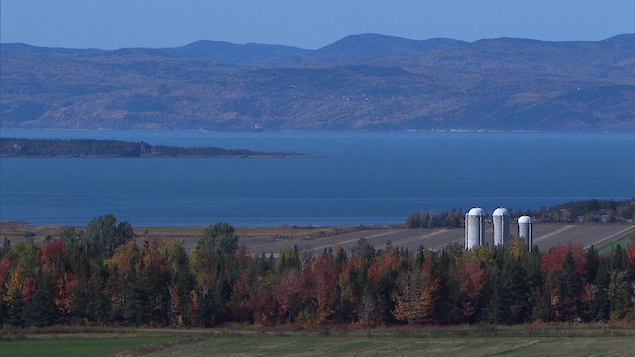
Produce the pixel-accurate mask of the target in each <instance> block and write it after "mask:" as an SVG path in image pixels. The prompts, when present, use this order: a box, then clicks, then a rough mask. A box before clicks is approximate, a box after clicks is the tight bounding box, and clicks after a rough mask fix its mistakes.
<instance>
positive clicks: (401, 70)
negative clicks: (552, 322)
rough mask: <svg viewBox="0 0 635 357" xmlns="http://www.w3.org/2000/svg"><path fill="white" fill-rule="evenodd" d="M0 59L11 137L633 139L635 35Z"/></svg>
mask: <svg viewBox="0 0 635 357" xmlns="http://www.w3.org/2000/svg"><path fill="white" fill-rule="evenodd" d="M0 50H1V61H2V63H1V66H0V76H1V78H2V80H1V83H0V115H1V116H2V121H1V122H0V125H1V126H2V127H3V128H92V129H95V128H118V129H130V128H137V129H202V128H215V129H218V128H253V127H254V126H255V125H260V126H262V127H263V128H264V129H265V130H287V129H294V130H299V129H320V130H323V129H331V130H357V129H359V130H535V131H598V130H600V131H604V130H614V131H617V130H635V35H621V36H616V37H613V38H609V39H606V40H604V41H598V42H544V41H534V40H526V39H508V38H501V39H488V40H481V41H476V42H473V43H466V42H462V41H455V40H449V39H431V40H425V41H414V40H407V39H403V38H397V37H390V36H382V35H374V34H365V35H357V36H349V37H346V38H344V39H342V40H340V41H337V42H335V43H333V44H331V45H329V46H326V47H324V48H321V49H317V50H304V49H299V48H294V47H287V46H275V45H262V44H246V45H237V44H229V43H223V42H214V41H199V42H195V43H192V44H189V45H187V46H183V47H179V48H163V49H142V48H134V49H120V50H115V51H102V50H95V49H90V50H81V49H54V48H40V47H33V46H28V45H24V44H2V47H1V49H0Z"/></svg>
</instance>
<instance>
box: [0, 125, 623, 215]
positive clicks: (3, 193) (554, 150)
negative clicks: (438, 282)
mask: <svg viewBox="0 0 635 357" xmlns="http://www.w3.org/2000/svg"><path fill="white" fill-rule="evenodd" d="M1 135H2V136H3V137H29V138H63V139H68V138H96V139H119V140H134V141H147V142H149V143H150V144H155V145H156V144H165V145H175V146H220V147H224V148H246V149H250V150H262V151H284V152H300V153H308V154H317V155H322V156H324V157H323V158H316V159H306V158H304V159H299V158H286V159H280V158H278V159H275V158H250V159H170V158H148V159H112V158H101V159H95V158H81V159H78V158H53V159H36V158H30V159H29V158H2V159H0V171H1V175H0V201H1V202H0V220H3V221H6V220H24V221H27V222H29V223H31V224H71V225H85V224H86V223H88V221H90V220H91V219H92V218H94V217H96V216H99V215H103V214H106V213H113V214H114V215H115V216H116V217H117V218H118V219H119V220H127V221H129V222H130V223H131V224H132V225H133V226H135V225H136V226H142V225H208V224H210V223H215V222H218V221H227V222H230V223H231V224H233V225H235V226H244V225H268V226H274V225H280V224H297V225H333V224H375V223H376V224H392V223H400V222H402V221H403V219H404V218H405V217H406V216H407V215H408V214H409V213H411V212H413V211H415V210H421V211H424V212H427V211H429V210H432V209H435V210H437V211H445V210H451V209H453V208H457V209H462V210H463V211H464V212H465V211H467V210H468V209H469V208H471V207H473V206H480V207H483V208H484V209H486V210H487V211H490V212H491V211H492V210H494V209H495V208H496V207H499V206H503V207H507V208H512V209H515V210H518V209H539V208H540V207H543V206H544V207H549V206H552V205H555V204H559V203H563V202H567V201H573V200H581V199H588V198H598V199H615V200H623V199H630V198H633V197H635V133H625V134H619V133H585V134H582V133H574V134H563V133H414V132H413V133H410V132H399V133H385V132H383V133H374V132H372V133H370V132H263V133H203V132H197V131H176V132H168V131H53V130H51V131H48V130H47V131H45V130H36V131H32V130H17V129H16V130H14V129H11V130H6V129H3V130H2V132H1Z"/></svg>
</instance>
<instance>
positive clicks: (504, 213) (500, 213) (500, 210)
mask: <svg viewBox="0 0 635 357" xmlns="http://www.w3.org/2000/svg"><path fill="white" fill-rule="evenodd" d="M492 216H497V217H501V216H509V211H507V208H503V207H498V208H497V209H495V210H494V213H492Z"/></svg>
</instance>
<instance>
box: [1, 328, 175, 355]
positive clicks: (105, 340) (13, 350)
mask: <svg viewBox="0 0 635 357" xmlns="http://www.w3.org/2000/svg"><path fill="white" fill-rule="evenodd" d="M183 338H184V336H178V335H174V334H172V335H163V336H162V335H159V336H156V335H154V336H153V335H143V336H125V335H124V336H120V337H102V336H90V335H89V336H81V337H78V336H63V337H59V336H55V335H53V336H47V337H46V338H41V337H40V338H34V339H28V340H21V341H8V342H0V356H2V357H13V356H16V357H17V356H38V357H54V356H66V357H74V356H77V357H84V356H90V357H97V356H110V355H114V354H117V353H121V352H124V351H131V352H134V351H135V350H137V349H141V348H144V349H145V350H148V351H149V350H152V347H153V346H156V348H160V347H161V346H166V347H167V346H169V345H170V344H169V342H175V341H178V340H182V339H183ZM131 355H135V354H134V353H132V354H131Z"/></svg>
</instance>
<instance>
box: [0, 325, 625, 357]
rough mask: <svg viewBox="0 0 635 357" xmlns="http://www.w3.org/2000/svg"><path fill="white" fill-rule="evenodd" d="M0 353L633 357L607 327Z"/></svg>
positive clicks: (193, 341)
mask: <svg viewBox="0 0 635 357" xmlns="http://www.w3.org/2000/svg"><path fill="white" fill-rule="evenodd" d="M26 337H27V339H26V340H20V341H10V342H0V356H2V357H8V356H90V357H99V356H111V355H115V356H139V355H143V356H151V357H168V356H193V357H196V356H276V357H279V356H383V357H386V356H421V355H426V356H453V357H459V356H487V355H490V356H491V355H496V356H635V328H633V326H629V325H625V326H617V325H613V326H611V325H608V324H592V325H591V324H589V325H587V324H577V325H563V324H549V325H518V326H451V327H415V328H401V327H391V328H376V329H368V330H360V329H352V330H349V329H346V328H344V329H309V330H281V329H275V330H268V329H262V328H251V329H246V330H232V329H204V330H151V331H148V330H127V331H123V332H121V333H108V334H104V333H76V334H56V333H46V332H44V333H39V334H33V335H31V334H30V335H28V336H26Z"/></svg>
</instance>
